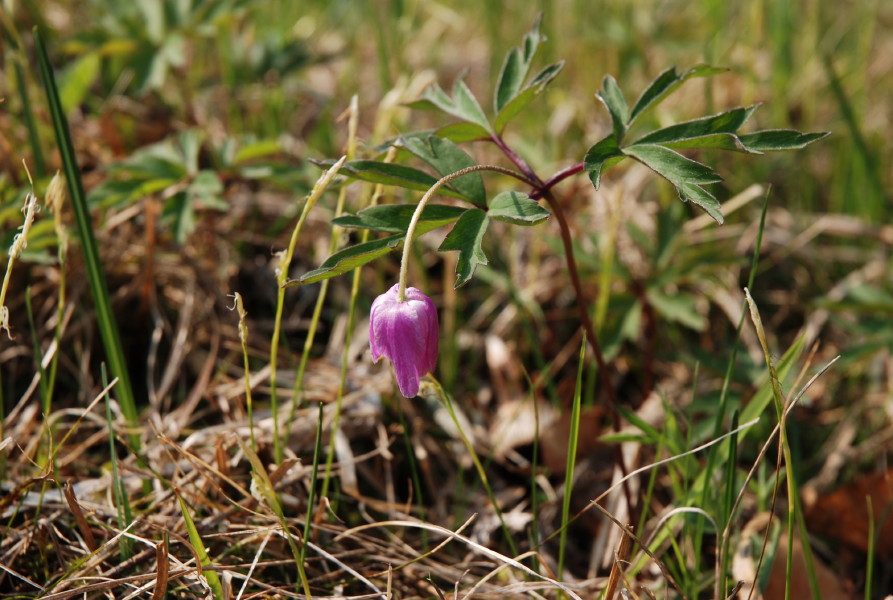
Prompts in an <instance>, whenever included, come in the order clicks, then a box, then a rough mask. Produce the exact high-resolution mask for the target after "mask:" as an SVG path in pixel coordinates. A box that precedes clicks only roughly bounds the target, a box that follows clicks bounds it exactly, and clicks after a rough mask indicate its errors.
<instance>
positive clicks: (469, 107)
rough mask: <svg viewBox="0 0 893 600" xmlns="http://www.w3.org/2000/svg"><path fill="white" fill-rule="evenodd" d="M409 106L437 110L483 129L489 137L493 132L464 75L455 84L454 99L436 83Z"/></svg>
mask: <svg viewBox="0 0 893 600" xmlns="http://www.w3.org/2000/svg"><path fill="white" fill-rule="evenodd" d="M409 106H411V107H412V108H422V109H425V108H427V109H430V108H437V109H440V110H442V111H443V112H445V113H447V114H450V115H453V116H454V117H458V118H459V119H462V120H463V121H467V122H469V123H474V124H476V125H478V126H480V127H482V128H483V129H484V130H485V131H487V133H488V136H489V132H490V131H491V128H490V122H489V121H488V120H487V116H486V115H485V114H484V110H483V109H482V108H481V105H480V104H479V103H478V101H477V99H476V98H475V97H474V94H472V93H471V90H470V89H469V88H468V85H466V83H465V80H464V75H460V76H459V77H457V78H456V81H455V82H454V83H453V97H452V98H450V96H449V95H448V94H447V93H446V92H445V91H443V89H442V88H441V87H440V86H439V85H437V84H436V83H435V84H434V85H431V86H429V87H428V88H427V89H426V90H425V92H424V93H423V94H422V97H421V99H419V100H417V101H415V102H412V103H410V104H409Z"/></svg>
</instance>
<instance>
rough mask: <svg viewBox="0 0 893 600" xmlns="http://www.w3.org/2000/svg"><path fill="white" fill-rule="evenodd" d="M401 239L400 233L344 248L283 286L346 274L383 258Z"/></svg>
mask: <svg viewBox="0 0 893 600" xmlns="http://www.w3.org/2000/svg"><path fill="white" fill-rule="evenodd" d="M403 237H404V234H402V233H401V234H398V235H392V236H389V237H385V238H381V239H378V240H372V241H369V242H364V243H362V244H357V245H356V246H350V247H349V248H344V249H343V250H340V251H338V252H336V253H335V254H333V255H332V256H330V257H329V258H327V259H326V260H325V261H324V262H323V263H322V265H320V267H319V268H318V269H315V270H313V271H310V272H308V273H304V274H303V275H302V276H301V277H299V278H298V279H292V280H290V281H287V282H286V283H285V285H286V287H290V286H293V285H307V284H310V283H317V282H319V281H322V280H323V279H329V278H331V277H335V276H336V275H341V274H343V273H347V272H348V271H351V270H353V269H355V268H357V267H360V266H362V265H365V264H366V263H368V262H371V261H373V260H375V259H376V258H378V257H379V256H384V255H385V254H387V253H388V252H390V251H391V250H393V249H394V248H396V247H397V245H398V244H399V243H400V241H401V240H402V239H403Z"/></svg>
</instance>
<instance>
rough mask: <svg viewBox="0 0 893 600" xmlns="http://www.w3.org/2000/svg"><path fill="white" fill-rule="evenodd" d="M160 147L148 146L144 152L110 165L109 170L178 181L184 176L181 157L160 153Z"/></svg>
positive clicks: (134, 175) (138, 176)
mask: <svg viewBox="0 0 893 600" xmlns="http://www.w3.org/2000/svg"><path fill="white" fill-rule="evenodd" d="M155 150H161V149H160V148H157V149H156V148H150V149H148V150H146V151H145V152H139V153H137V154H134V155H133V156H132V157H130V158H129V159H127V160H126V161H124V162H123V163H119V164H117V165H112V166H111V167H110V168H109V171H111V172H112V173H117V172H125V173H127V174H128V175H129V176H131V177H137V178H143V179H167V180H172V181H179V180H180V179H183V178H184V177H186V175H187V173H186V169H185V168H184V167H183V161H182V158H181V159H180V160H176V159H174V158H168V157H167V156H163V155H161V154H162V153H161V152H156V151H155Z"/></svg>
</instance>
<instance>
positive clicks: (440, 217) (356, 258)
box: [285, 204, 478, 286]
mask: <svg viewBox="0 0 893 600" xmlns="http://www.w3.org/2000/svg"><path fill="white" fill-rule="evenodd" d="M388 206H400V205H388ZM380 208H384V207H380ZM408 208H409V215H410V218H412V213H413V212H414V211H415V208H416V207H415V205H408ZM430 208H435V211H434V212H433V214H432V213H429V212H428V209H430ZM366 210H367V211H368V210H372V209H371V208H367V209H366ZM406 210H407V209H406V205H404V206H401V208H400V211H398V212H400V213H401V215H402V213H404V212H406ZM455 210H458V211H461V212H467V211H468V210H469V209H467V208H466V209H462V208H456V207H452V206H441V205H437V204H435V205H431V206H427V207H425V209H424V210H423V211H422V214H423V215H424V214H425V213H428V214H429V215H431V216H433V217H435V218H432V219H421V220H419V223H418V225H416V230H415V237H418V236H420V235H424V234H426V233H428V232H429V231H431V230H433V229H437V228H438V227H441V226H443V225H446V224H448V223H450V222H452V221H455V220H456V219H457V218H459V216H457V215H455V214H454V211H455ZM471 210H478V209H471ZM363 212H366V211H361V214H362V213H363ZM373 215H374V213H373ZM446 215H449V217H448V218H447V216H446ZM379 216H380V215H379ZM399 219H401V220H402V219H403V217H402V216H400V217H399ZM373 220H375V219H374V218H373ZM333 223H335V224H336V225H341V226H342V227H351V226H353V223H362V218H361V217H360V216H359V215H346V216H344V217H339V218H338V219H335V220H334V221H333ZM356 226H358V227H359V226H362V225H356ZM408 226H409V221H408V220H407V221H406V226H405V227H403V228H402V229H400V230H399V231H400V233H397V234H396V235H391V236H388V237H384V238H381V239H378V240H372V241H369V242H364V243H362V244H357V245H355V246H350V247H348V248H344V249H342V250H339V251H338V252H336V253H335V254H333V255H331V256H330V257H328V258H327V259H326V260H324V261H323V263H322V265H320V267H319V268H318V269H315V270H313V271H309V272H307V273H304V274H303V275H302V276H301V277H299V278H298V279H292V280H290V281H287V282H286V283H285V285H286V286H293V285H307V284H310V283H317V282H319V281H322V280H323V279H329V278H331V277H335V276H337V275H342V274H344V273H347V272H348V271H351V270H353V269H355V268H357V267H361V266H363V265H365V264H366V263H368V262H371V261H373V260H375V259H376V258H378V257H380V256H384V255H385V254H387V253H388V252H390V251H391V250H393V249H394V248H396V247H397V246H398V245H399V244H400V242H401V241H402V240H403V238H405V237H406V228H407V227H408ZM369 229H376V228H375V227H369ZM379 230H380V231H387V229H379Z"/></svg>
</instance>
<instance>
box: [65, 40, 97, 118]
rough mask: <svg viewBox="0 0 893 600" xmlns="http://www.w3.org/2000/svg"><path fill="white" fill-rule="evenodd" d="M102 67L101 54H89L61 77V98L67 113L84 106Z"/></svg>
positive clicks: (72, 64) (66, 70) (73, 64)
mask: <svg viewBox="0 0 893 600" xmlns="http://www.w3.org/2000/svg"><path fill="white" fill-rule="evenodd" d="M100 66H101V61H100V59H99V53H98V52H89V53H87V54H84V55H83V56H81V57H80V58H78V59H77V60H75V61H74V62H73V63H71V65H70V66H69V67H68V68H66V69H65V72H64V73H63V74H62V75H61V76H60V77H59V96H60V98H61V99H62V109H63V110H64V111H65V112H66V113H70V112H71V111H72V109H73V108H74V107H76V106H80V105H81V104H83V102H84V100H85V99H86V98H87V94H88V93H89V92H90V87H92V85H93V83H94V82H95V81H96V79H97V78H98V77H99V69H100Z"/></svg>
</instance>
